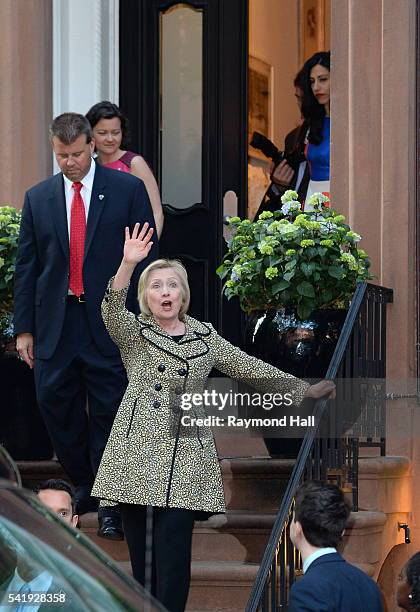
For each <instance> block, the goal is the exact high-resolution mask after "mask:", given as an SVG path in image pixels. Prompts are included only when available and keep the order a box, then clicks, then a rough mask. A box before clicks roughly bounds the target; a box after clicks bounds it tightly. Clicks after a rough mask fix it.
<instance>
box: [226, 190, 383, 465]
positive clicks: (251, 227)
mask: <svg viewBox="0 0 420 612" xmlns="http://www.w3.org/2000/svg"><path fill="white" fill-rule="evenodd" d="M308 204H309V206H310V208H312V210H311V211H310V212H302V210H301V204H300V202H298V201H297V193H296V192H294V191H290V190H289V191H287V192H286V193H285V194H284V195H283V197H282V208H281V210H278V211H275V212H269V211H265V212H262V213H261V214H260V215H259V218H258V220H257V221H255V222H251V221H249V220H247V219H245V220H241V219H239V218H238V217H231V218H230V220H229V225H230V228H231V238H230V240H229V243H228V247H229V248H228V251H227V253H226V255H225V257H224V259H223V262H222V264H221V266H220V267H219V268H218V270H217V273H218V275H219V276H220V277H221V278H222V279H223V281H224V285H223V291H224V293H225V295H226V296H227V298H228V299H231V298H233V297H237V298H238V299H239V303H240V305H241V308H242V309H243V310H244V311H245V312H246V313H247V314H248V319H247V325H246V329H245V350H246V351H247V352H248V353H250V354H253V355H255V356H257V357H260V358H261V359H263V360H264V361H268V362H269V363H272V364H273V365H275V366H277V367H278V368H280V369H282V370H284V371H286V372H290V373H291V374H294V375H295V376H299V377H300V378H322V377H324V376H325V374H326V371H327V368H328V365H329V363H330V360H331V357H332V355H333V352H334V349H335V346H336V344H337V341H338V338H339V335H340V333H341V329H342V326H343V323H344V320H345V317H346V314H347V308H348V306H349V303H350V301H351V298H352V296H353V294H354V291H355V289H356V285H357V283H359V282H363V281H366V280H368V279H370V278H371V275H370V273H369V265H370V263H369V259H368V257H367V255H366V253H365V252H364V251H363V250H362V249H360V248H359V247H358V243H359V241H360V240H361V237H360V236H359V234H357V233H356V232H354V231H352V230H351V228H350V227H349V226H348V225H347V224H346V220H345V217H344V216H343V215H341V214H338V213H337V212H336V211H335V210H333V209H332V208H329V207H328V198H327V197H326V196H324V195H322V194H319V193H318V194H314V195H313V196H312V197H311V198H310V200H309V202H308ZM278 442H279V441H278V440H271V439H268V440H267V439H266V444H267V447H268V449H269V450H270V452H271V454H278V448H279V445H278ZM281 442H282V444H281V445H280V446H281V447H282V451H283V450H284V442H285V441H284V440H282V441H281ZM291 442H295V441H291ZM289 446H290V445H289ZM291 446H293V445H291ZM295 446H296V445H295ZM297 450H298V447H296V448H294V449H293V451H292V453H291V454H296V452H297Z"/></svg>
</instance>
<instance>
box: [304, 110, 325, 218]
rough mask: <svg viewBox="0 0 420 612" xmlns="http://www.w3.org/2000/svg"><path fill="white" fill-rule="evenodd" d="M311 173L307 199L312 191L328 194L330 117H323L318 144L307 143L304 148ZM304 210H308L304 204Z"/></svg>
mask: <svg viewBox="0 0 420 612" xmlns="http://www.w3.org/2000/svg"><path fill="white" fill-rule="evenodd" d="M305 156H306V159H307V160H308V164H309V169H310V173H311V180H310V181H309V185H308V191H307V194H306V198H305V200H306V201H307V200H308V199H309V198H310V196H311V195H313V194H314V193H323V194H324V195H327V196H328V197H329V195H330V117H324V122H323V126H322V141H321V142H320V143H319V144H317V145H316V144H312V143H308V144H307V145H306V148H305ZM305 210H309V208H308V207H307V205H306V204H305Z"/></svg>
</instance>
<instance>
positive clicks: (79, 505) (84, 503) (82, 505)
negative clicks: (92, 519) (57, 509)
mask: <svg viewBox="0 0 420 612" xmlns="http://www.w3.org/2000/svg"><path fill="white" fill-rule="evenodd" d="M74 503H75V507H76V512H75V513H76V514H78V515H79V516H80V515H81V514H87V513H88V512H97V511H98V506H99V500H97V499H95V498H94V497H90V496H89V497H80V498H78V497H77V496H76V499H75V500H74Z"/></svg>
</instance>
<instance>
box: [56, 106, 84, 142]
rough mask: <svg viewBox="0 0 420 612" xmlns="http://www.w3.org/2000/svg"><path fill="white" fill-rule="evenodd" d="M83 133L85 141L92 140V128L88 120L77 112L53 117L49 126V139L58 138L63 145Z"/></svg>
mask: <svg viewBox="0 0 420 612" xmlns="http://www.w3.org/2000/svg"><path fill="white" fill-rule="evenodd" d="M82 134H84V135H85V136H86V142H87V143H89V142H90V141H91V140H92V128H91V127H90V123H89V121H88V120H87V119H86V117H84V116H83V115H79V114H78V113H63V114H62V115H59V116H58V117H56V118H55V119H54V121H53V122H52V124H51V126H50V139H51V140H52V139H53V138H54V137H55V138H58V140H60V142H62V143H63V144H65V145H69V144H72V143H73V142H74V141H75V140H77V139H78V138H79V136H82Z"/></svg>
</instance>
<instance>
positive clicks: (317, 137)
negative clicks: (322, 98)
mask: <svg viewBox="0 0 420 612" xmlns="http://www.w3.org/2000/svg"><path fill="white" fill-rule="evenodd" d="M330 60H331V53H330V52H329V51H320V52H319V53H315V55H312V57H310V58H309V59H308V60H306V62H305V63H304V65H303V67H302V69H301V70H300V71H299V73H298V74H299V75H300V78H299V81H300V83H301V84H299V87H301V89H302V91H303V98H302V115H303V116H304V118H305V120H306V122H307V124H308V126H309V128H310V129H309V136H308V140H309V142H311V143H313V144H320V143H321V142H322V128H323V123H324V117H325V108H324V105H323V104H320V103H319V102H318V100H317V99H316V98H315V96H314V93H313V91H312V87H311V81H310V78H311V70H312V68H313V67H314V66H318V65H319V66H324V68H327V69H328V70H330Z"/></svg>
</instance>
